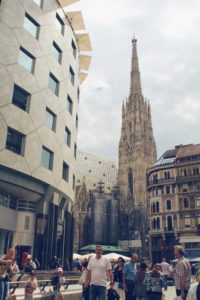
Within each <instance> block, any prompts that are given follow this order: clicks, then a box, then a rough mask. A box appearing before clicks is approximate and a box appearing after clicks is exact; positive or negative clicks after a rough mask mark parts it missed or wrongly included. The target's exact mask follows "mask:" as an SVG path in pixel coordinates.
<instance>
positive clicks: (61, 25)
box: [56, 14, 65, 34]
mask: <svg viewBox="0 0 200 300" xmlns="http://www.w3.org/2000/svg"><path fill="white" fill-rule="evenodd" d="M64 25H65V24H64V22H63V20H62V19H61V17H60V16H59V15H58V14H56V27H57V29H58V30H59V31H60V32H61V33H62V34H64Z"/></svg>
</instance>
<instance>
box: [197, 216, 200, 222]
mask: <svg viewBox="0 0 200 300" xmlns="http://www.w3.org/2000/svg"><path fill="white" fill-rule="evenodd" d="M197 224H200V215H198V216H197Z"/></svg>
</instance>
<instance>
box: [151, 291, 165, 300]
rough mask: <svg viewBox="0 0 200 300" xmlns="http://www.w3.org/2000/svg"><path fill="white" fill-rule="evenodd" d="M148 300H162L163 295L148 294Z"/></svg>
mask: <svg viewBox="0 0 200 300" xmlns="http://www.w3.org/2000/svg"><path fill="white" fill-rule="evenodd" d="M147 299H148V300H162V293H155V292H149V293H147Z"/></svg>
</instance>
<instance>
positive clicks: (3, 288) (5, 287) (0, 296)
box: [0, 280, 9, 300]
mask: <svg viewBox="0 0 200 300" xmlns="http://www.w3.org/2000/svg"><path fill="white" fill-rule="evenodd" d="M8 291H9V281H4V280H0V300H6V299H7V297H8Z"/></svg>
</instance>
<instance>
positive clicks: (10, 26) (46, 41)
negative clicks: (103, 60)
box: [0, 0, 91, 267]
mask: <svg viewBox="0 0 200 300" xmlns="http://www.w3.org/2000/svg"><path fill="white" fill-rule="evenodd" d="M73 2H76V0H2V1H1V2H0V39H1V43H0V82H1V88H0V126H1V133H0V206H1V209H0V253H3V252H5V250H6V249H7V248H8V247H9V246H16V248H17V250H18V251H17V252H18V255H19V257H20V255H21V253H22V252H23V251H29V252H31V253H33V255H34V256H35V257H37V258H38V259H39V260H40V262H41V263H42V267H44V266H47V265H48V264H49V260H51V258H52V256H53V255H57V256H59V257H60V258H61V259H62V260H64V258H65V256H67V257H70V256H71V252H72V232H73V205H74V201H75V175H76V174H75V173H76V168H75V164H76V148H77V147H76V140H77V130H78V102H79V85H80V83H81V82H82V81H83V79H84V78H85V77H86V75H87V69H88V67H89V63H90V59H91V57H89V56H87V55H85V51H90V50H91V45H90V41H89V36H88V34H87V33H86V32H85V31H82V34H80V33H79V32H78V31H79V30H85V26H84V22H83V18H82V15H81V13H80V12H70V13H68V12H67V9H68V8H67V7H68V5H69V4H71V3H73ZM80 70H81V71H80Z"/></svg>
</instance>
